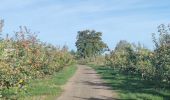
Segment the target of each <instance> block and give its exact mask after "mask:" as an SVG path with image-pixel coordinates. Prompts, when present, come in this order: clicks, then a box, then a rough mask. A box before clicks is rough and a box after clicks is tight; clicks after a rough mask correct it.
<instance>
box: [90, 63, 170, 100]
mask: <svg viewBox="0 0 170 100" xmlns="http://www.w3.org/2000/svg"><path fill="white" fill-rule="evenodd" d="M90 66H91V67H93V68H94V69H95V70H96V71H97V72H98V73H99V74H100V75H101V76H102V78H103V79H104V80H106V82H107V84H108V85H109V86H111V87H112V89H113V90H115V92H117V93H118V95H119V98H116V99H117V100H170V86H169V87H166V88H156V87H155V83H154V82H151V81H145V80H141V79H140V77H139V76H136V75H133V76H129V75H124V74H121V73H119V72H118V70H114V69H113V68H110V67H106V66H95V65H90Z"/></svg>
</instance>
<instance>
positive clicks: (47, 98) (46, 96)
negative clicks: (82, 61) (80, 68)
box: [6, 65, 77, 100]
mask: <svg viewBox="0 0 170 100" xmlns="http://www.w3.org/2000/svg"><path fill="white" fill-rule="evenodd" d="M76 69H77V67H76V66H75V65H73V66H68V67H65V68H64V69H63V70H61V71H60V72H57V73H55V74H54V75H52V76H49V77H46V78H44V79H36V80H31V81H30V82H29V84H28V85H27V86H26V92H24V91H22V92H20V93H19V94H18V95H17V97H16V98H17V100H55V99H56V97H58V96H59V95H60V94H61V93H62V91H63V90H62V86H63V85H64V84H65V83H66V82H67V81H68V79H69V78H70V77H71V76H72V75H73V74H74V73H75V71H76ZM14 91H15V89H14V88H11V89H9V90H7V91H6V92H8V94H11V95H12V94H13V93H14ZM11 98H14V97H11Z"/></svg>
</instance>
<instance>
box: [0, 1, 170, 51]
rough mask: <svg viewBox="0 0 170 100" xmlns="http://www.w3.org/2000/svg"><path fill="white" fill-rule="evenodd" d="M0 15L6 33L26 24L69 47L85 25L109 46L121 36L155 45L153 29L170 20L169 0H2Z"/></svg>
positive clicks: (47, 37)
mask: <svg viewBox="0 0 170 100" xmlns="http://www.w3.org/2000/svg"><path fill="white" fill-rule="evenodd" d="M0 18H1V19H4V20H5V27H4V31H3V34H5V33H9V34H10V35H13V32H14V31H17V30H18V26H21V25H23V26H27V27H28V28H29V29H31V30H32V31H33V32H37V33H38V35H39V38H40V39H41V40H42V41H44V42H48V43H52V44H54V45H64V44H66V45H68V46H69V48H70V49H75V41H76V35H77V31H80V30H84V29H94V30H96V31H100V32H103V40H104V42H106V43H107V44H108V45H109V47H110V48H114V47H115V45H116V43H117V42H118V41H119V40H128V41H130V42H136V43H137V42H141V43H143V44H145V46H146V47H148V48H153V43H152V38H151V33H154V32H157V26H158V25H159V24H168V23H170V1H169V0H0ZM39 32H40V33H39Z"/></svg>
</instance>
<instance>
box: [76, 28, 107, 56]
mask: <svg viewBox="0 0 170 100" xmlns="http://www.w3.org/2000/svg"><path fill="white" fill-rule="evenodd" d="M101 37H102V33H101V32H96V31H95V30H83V31H78V35H77V41H76V47H77V53H78V56H79V57H80V58H87V57H95V56H97V55H100V54H102V53H103V52H104V51H105V50H106V48H108V47H107V45H106V44H105V43H104V42H103V41H102V38H101Z"/></svg>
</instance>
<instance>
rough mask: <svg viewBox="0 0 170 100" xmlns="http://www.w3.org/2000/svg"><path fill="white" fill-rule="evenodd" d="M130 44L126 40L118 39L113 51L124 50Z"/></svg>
mask: <svg viewBox="0 0 170 100" xmlns="http://www.w3.org/2000/svg"><path fill="white" fill-rule="evenodd" d="M130 46H131V44H130V43H129V42H127V41H126V40H120V41H119V43H118V44H117V45H116V47H115V51H121V50H125V49H126V48H127V47H130Z"/></svg>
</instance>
